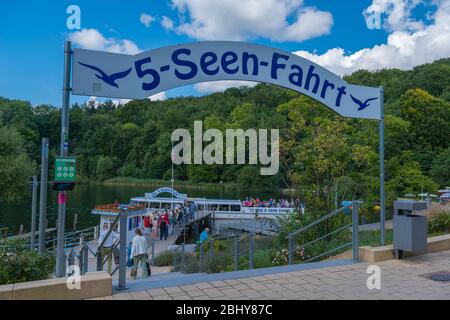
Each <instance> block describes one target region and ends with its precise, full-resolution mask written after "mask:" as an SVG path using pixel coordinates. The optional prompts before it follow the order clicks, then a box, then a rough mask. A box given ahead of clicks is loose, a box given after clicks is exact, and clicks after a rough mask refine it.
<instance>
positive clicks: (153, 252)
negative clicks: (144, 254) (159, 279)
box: [151, 240, 155, 266]
mask: <svg viewBox="0 0 450 320" xmlns="http://www.w3.org/2000/svg"><path fill="white" fill-rule="evenodd" d="M153 261H155V241H153V240H152V263H151V265H152V266H153Z"/></svg>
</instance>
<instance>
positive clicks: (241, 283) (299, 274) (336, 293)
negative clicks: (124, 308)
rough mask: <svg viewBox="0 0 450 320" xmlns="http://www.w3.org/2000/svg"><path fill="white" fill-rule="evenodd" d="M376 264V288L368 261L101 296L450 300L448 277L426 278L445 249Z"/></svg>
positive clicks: (448, 260)
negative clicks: (370, 280)
mask: <svg viewBox="0 0 450 320" xmlns="http://www.w3.org/2000/svg"><path fill="white" fill-rule="evenodd" d="M377 265H378V266H379V267H380V269H381V290H369V289H368V288H367V285H366V282H367V279H368V277H369V274H367V273H366V270H367V267H368V266H369V264H368V263H353V264H344V265H336V266H333V267H327V268H318V269H309V270H301V271H292V272H283V273H269V274H265V275H258V276H250V277H242V278H236V279H228V280H215V281H203V282H197V283H192V284H187V285H177V286H167V287H164V288H156V289H146V290H139V291H132V292H126V293H117V294H114V295H113V296H112V297H105V298H101V299H105V300H109V299H115V300H124V299H125V300H128V299H135V300H172V299H174V300H211V299H217V300H233V299H243V300H268V299H270V300H272V299H281V300H284V299H289V300H293V299H308V300H309V299H346V300H356V299H370V300H372V299H376V300H385V299H388V300H392V299H395V300H397V299H429V300H442V299H450V282H437V281H433V280H430V279H428V278H427V277H426V275H427V274H429V273H432V272H437V271H450V251H443V252H436V253H429V254H424V255H420V256H416V257H411V258H407V259H404V260H390V261H385V262H380V263H378V264H377ZM224 275H225V273H224ZM205 279H206V278H205Z"/></svg>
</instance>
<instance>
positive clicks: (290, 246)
mask: <svg viewBox="0 0 450 320" xmlns="http://www.w3.org/2000/svg"><path fill="white" fill-rule="evenodd" d="M293 240H294V239H292V236H290V237H289V240H288V258H289V261H288V263H289V264H293V263H294V252H293V250H294V248H293V247H294V245H293V244H294V243H293Z"/></svg>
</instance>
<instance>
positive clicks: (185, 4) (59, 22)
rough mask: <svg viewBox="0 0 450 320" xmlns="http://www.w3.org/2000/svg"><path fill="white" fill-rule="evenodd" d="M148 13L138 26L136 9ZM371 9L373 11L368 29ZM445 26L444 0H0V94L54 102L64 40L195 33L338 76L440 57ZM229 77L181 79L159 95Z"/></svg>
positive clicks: (84, 43)
mask: <svg viewBox="0 0 450 320" xmlns="http://www.w3.org/2000/svg"><path fill="white" fill-rule="evenodd" d="M73 4H75V5H78V6H79V7H80V9H81V30H68V28H67V26H66V20H67V18H68V14H67V13H66V10H67V7H68V6H69V5H73ZM364 12H365V15H364V14H363V13H364ZM143 15H144V16H143ZM149 16H151V19H150V20H151V23H149V25H147V26H146V25H145V24H144V23H142V22H141V17H149ZM370 17H379V18H380V19H379V20H378V21H379V22H380V23H379V24H378V25H375V28H373V26H372V27H371V26H370V21H369V20H370ZM449 28H450V4H449V0H427V1H420V0H340V1H330V0H316V1H313V0H258V1H256V0H221V1H219V0H163V1H159V0H126V1H122V0H114V1H111V0H109V1H107V0H95V1H94V0H82V1H76V0H73V1H65V0H58V1H54V0H42V1H37V0H16V1H1V2H0V96H3V97H7V98H10V99H23V100H28V101H30V102H31V103H32V104H33V105H37V104H52V105H56V106H59V105H60V104H61V86H62V65H63V53H62V52H63V44H64V41H65V40H67V39H72V40H73V42H74V46H75V47H84V48H87V49H99V48H100V49H104V50H109V51H115V52H124V53H132V51H133V50H139V51H145V50H149V49H152V48H157V47H161V46H165V45H170V44H176V43H183V42H191V41H197V40H244V41H250V42H254V43H259V44H265V45H269V46H274V47H278V48H282V49H285V50H288V51H291V52H295V53H297V54H299V55H301V56H304V57H307V58H309V59H311V60H313V61H315V62H317V63H319V64H322V65H323V66H325V67H328V68H330V69H331V70H333V71H335V72H336V73H338V74H341V75H343V74H346V73H351V72H352V71H354V70H357V69H360V68H364V69H369V70H377V69H380V68H384V67H397V68H402V69H409V68H411V67H414V66H415V65H418V64H422V63H426V62H431V61H433V60H435V59H437V58H442V57H448V56H450V38H449V37H450V35H449V34H450V30H449ZM124 40H127V41H128V42H127V43H128V46H126V45H125V42H124ZM430 44H432V45H430ZM130 48H131V49H130ZM133 48H134V49H133ZM230 85H233V84H232V83H230V84H227V85H225V86H223V87H222V86H216V85H211V84H210V85H205V86H189V87H184V88H180V89H175V90H171V91H169V92H166V93H165V95H164V97H174V96H180V95H200V94H205V93H208V92H212V91H216V90H221V89H223V88H224V87H227V86H230ZM88 98H89V97H72V100H71V101H72V102H84V101H86V100H87V99H88Z"/></svg>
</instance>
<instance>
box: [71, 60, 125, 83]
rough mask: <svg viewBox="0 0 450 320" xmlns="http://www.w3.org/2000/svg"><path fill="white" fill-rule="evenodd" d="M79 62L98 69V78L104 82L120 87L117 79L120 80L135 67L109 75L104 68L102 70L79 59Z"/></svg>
mask: <svg viewBox="0 0 450 320" xmlns="http://www.w3.org/2000/svg"><path fill="white" fill-rule="evenodd" d="M78 63H79V64H80V65H82V66H84V67H86V68H89V69H92V70H94V71H97V72H98V74H96V75H95V76H96V77H97V78H99V79H100V80H102V81H103V82H105V83H107V84H109V85H110V86H112V87H116V88H119V86H118V84H117V83H116V81H117V80H119V79H123V78H125V77H126V76H128V75H129V74H130V72H131V70H133V68H130V69H128V70H126V71H123V72H117V73H113V74H111V75H107V74H106V73H105V72H104V71H103V70H101V69H99V68H97V67H94V66H91V65H88V64H85V63H82V62H80V61H78Z"/></svg>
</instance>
